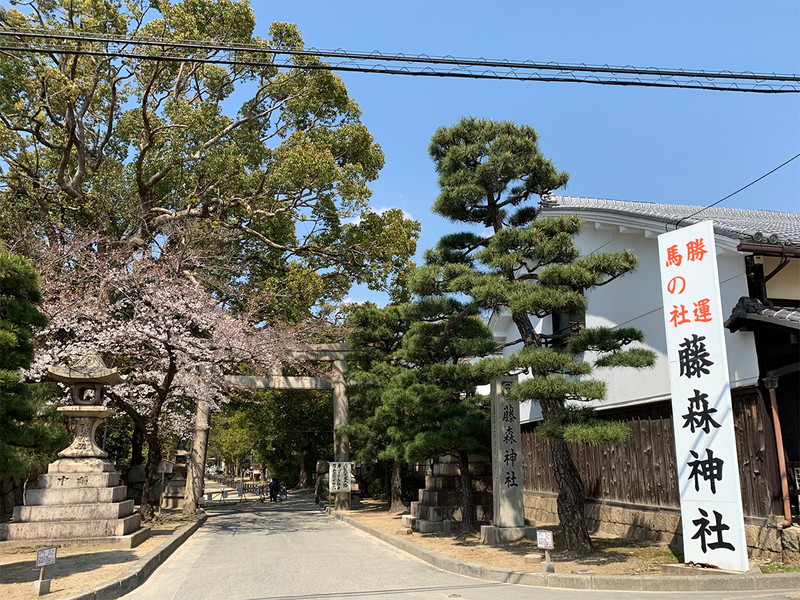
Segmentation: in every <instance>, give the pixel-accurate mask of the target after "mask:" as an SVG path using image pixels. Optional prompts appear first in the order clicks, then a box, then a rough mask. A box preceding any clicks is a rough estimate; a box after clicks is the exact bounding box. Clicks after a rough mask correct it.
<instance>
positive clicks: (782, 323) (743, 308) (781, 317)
mask: <svg viewBox="0 0 800 600" xmlns="http://www.w3.org/2000/svg"><path fill="white" fill-rule="evenodd" d="M748 323H749V324H748ZM758 325H771V326H777V327H780V328H785V329H795V330H800V310H798V309H797V308H795V307H793V306H790V307H782V306H775V307H769V306H766V305H765V304H763V303H761V302H759V301H758V300H755V299H753V298H739V302H738V303H737V304H736V306H734V307H733V310H732V311H731V316H730V317H728V320H727V321H725V326H726V327H728V328H731V330H732V331H737V330H738V329H752V327H753V326H758Z"/></svg>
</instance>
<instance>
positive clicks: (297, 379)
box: [225, 344, 351, 510]
mask: <svg viewBox="0 0 800 600" xmlns="http://www.w3.org/2000/svg"><path fill="white" fill-rule="evenodd" d="M348 351H349V348H348V347H347V345H346V344H309V345H308V346H305V347H304V348H302V349H299V350H297V351H295V352H293V353H292V357H293V358H296V359H298V360H303V361H307V362H323V363H330V364H331V372H330V375H329V376H327V377H308V376H285V375H283V373H282V371H278V372H276V373H273V374H272V375H269V376H267V377H255V376H250V375H228V376H226V378H225V379H226V380H227V381H228V382H230V383H231V384H233V385H236V386H238V387H243V388H249V389H262V390H263V389H271V390H332V391H333V460H334V461H335V462H348V461H349V460H350V440H349V439H348V436H347V435H346V434H344V433H342V432H341V431H340V429H341V428H342V427H344V426H345V425H347V419H348V413H349V403H348V400H347V388H346V384H345V373H346V372H347V360H346V358H345V357H346V355H347V352H348ZM350 505H351V493H350V492H336V499H335V503H334V507H335V508H336V510H349V509H350Z"/></svg>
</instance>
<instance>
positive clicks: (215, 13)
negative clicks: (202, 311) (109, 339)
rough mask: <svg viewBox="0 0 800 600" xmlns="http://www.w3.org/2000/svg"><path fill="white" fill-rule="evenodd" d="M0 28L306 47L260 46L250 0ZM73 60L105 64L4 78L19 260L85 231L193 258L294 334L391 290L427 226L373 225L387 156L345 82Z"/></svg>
mask: <svg viewBox="0 0 800 600" xmlns="http://www.w3.org/2000/svg"><path fill="white" fill-rule="evenodd" d="M0 26H4V27H22V28H27V27H43V28H46V29H48V30H51V31H64V30H70V31H71V32H86V33H103V34H119V35H126V36H144V37H156V38H159V39H163V40H165V41H185V40H208V41H209V42H213V43H218V44H226V43H236V44H253V45H256V46H261V47H287V48H300V49H302V48H303V40H302V37H301V35H300V32H299V31H298V30H297V27H296V26H295V25H293V24H289V23H273V24H272V26H271V27H270V29H269V36H270V37H269V39H261V38H259V37H257V36H255V35H254V30H255V17H254V14H253V11H252V10H251V8H250V6H249V4H248V2H247V1H246V0H180V1H177V2H165V1H159V2H151V3H149V7H148V3H145V2H138V1H135V2H128V1H123V0H109V1H106V2H72V1H67V0H53V1H48V2H38V3H36V10H31V11H28V12H27V13H23V12H21V11H18V10H16V9H13V8H12V9H0ZM81 44H82V48H83V49H85V50H87V51H89V52H91V51H97V53H98V54H97V55H90V54H86V55H79V54H75V55H52V54H39V53H35V52H29V53H26V52H19V53H16V54H15V60H7V61H2V65H0V163H1V164H2V165H3V168H2V169H0V183H2V191H0V235H2V236H3V237H4V238H6V239H8V240H10V241H11V243H13V247H14V248H18V249H19V251H21V252H23V253H25V254H26V255H29V256H35V255H36V245H37V243H41V242H43V241H45V240H61V241H63V240H64V239H65V238H71V237H73V236H76V235H80V233H81V232H86V231H90V232H93V234H95V235H96V236H98V237H99V238H100V239H102V240H104V242H103V244H106V245H107V246H108V247H112V246H113V247H123V248H127V249H129V251H130V254H131V257H132V258H135V259H140V258H142V257H146V256H151V257H155V258H159V257H162V256H166V255H176V254H177V255H181V254H182V253H186V252H189V251H191V255H192V258H191V259H190V260H187V262H188V263H189V264H187V265H186V269H187V271H189V272H191V273H192V274H193V276H194V277H195V278H197V279H198V280H200V281H202V282H203V283H204V284H205V285H206V286H209V287H210V288H211V289H213V291H214V292H215V294H217V295H218V297H220V298H221V299H222V300H223V301H225V302H226V303H227V304H228V305H230V306H232V307H235V308H243V305H247V306H249V307H257V309H258V310H259V311H260V312H261V313H262V317H263V318H265V319H270V320H274V319H281V318H282V319H288V320H290V321H301V320H303V319H304V318H306V317H308V316H309V314H310V312H313V310H312V309H313V308H315V307H317V306H319V305H320V304H325V303H330V302H336V301H338V300H340V299H341V298H342V297H343V296H344V295H345V294H346V293H347V291H348V290H349V288H350V286H351V285H352V283H353V282H361V283H365V284H367V285H368V286H370V287H371V288H373V289H383V290H386V291H390V292H391V291H394V290H395V287H396V285H397V283H398V282H399V281H400V279H402V277H403V273H404V271H405V269H406V268H407V266H408V259H409V257H410V256H411V255H413V253H414V251H415V248H414V246H415V242H416V238H417V235H418V232H419V225H418V224H417V223H416V222H413V221H409V220H406V219H405V218H403V216H402V213H401V212H400V211H397V210H392V211H387V212H384V213H380V214H379V213H375V212H374V211H371V210H370V208H369V198H370V195H371V192H370V189H369V184H370V182H371V181H373V180H374V179H376V178H377V176H378V172H379V170H380V169H381V167H382V166H383V153H382V152H381V150H380V147H379V146H378V144H376V143H375V141H374V140H373V138H372V136H371V135H370V133H369V131H368V130H367V128H366V127H365V126H364V125H363V124H362V123H361V122H360V121H359V115H360V111H359V108H358V105H357V104H356V103H355V102H354V101H353V100H352V99H351V98H350V97H349V95H348V93H347V89H346V87H345V85H344V83H343V82H342V81H341V80H340V79H339V78H338V77H337V76H336V75H334V74H333V73H332V72H331V71H329V70H325V69H304V68H302V67H304V66H309V65H310V66H321V65H322V63H321V61H320V60H319V58H317V57H314V56H295V57H293V58H292V59H291V62H292V66H290V67H280V68H278V67H276V66H274V65H271V64H266V65H263V66H244V65H235V66H222V65H219V64H208V63H206V62H204V61H205V60H206V59H209V58H212V57H213V56H215V55H216V53H218V51H217V50H212V49H207V48H197V49H192V50H188V49H187V50H175V49H172V50H170V51H169V52H170V55H171V56H174V55H175V53H182V55H183V57H184V58H185V60H184V61H175V60H169V61H167V60H163V61H159V60H144V59H138V58H132V57H121V56H103V54H102V52H103V50H104V47H103V46H102V44H100V43H96V42H88V41H87V42H81ZM141 51H142V52H145V53H147V54H149V55H150V58H159V57H160V56H161V54H162V53H163V52H166V50H164V49H162V48H158V47H156V46H149V47H147V48H144V49H141ZM242 55H243V56H241V58H244V59H247V52H243V53H242ZM234 91H236V92H239V94H237V96H236V97H243V98H244V99H243V101H242V103H241V104H240V105H239V106H238V108H237V107H236V106H235V105H233V104H232V101H233V99H234V95H233V94H234ZM102 250H103V245H101V246H99V247H98V248H97V251H98V252H102Z"/></svg>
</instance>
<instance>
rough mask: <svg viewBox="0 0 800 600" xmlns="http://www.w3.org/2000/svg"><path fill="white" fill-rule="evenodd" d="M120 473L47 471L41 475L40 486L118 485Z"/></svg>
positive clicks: (80, 486)
mask: <svg viewBox="0 0 800 600" xmlns="http://www.w3.org/2000/svg"><path fill="white" fill-rule="evenodd" d="M118 485H119V473H47V474H45V475H39V487H40V488H47V489H50V488H82V487H93V488H102V487H116V486H118Z"/></svg>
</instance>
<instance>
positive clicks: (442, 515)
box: [419, 504, 456, 522]
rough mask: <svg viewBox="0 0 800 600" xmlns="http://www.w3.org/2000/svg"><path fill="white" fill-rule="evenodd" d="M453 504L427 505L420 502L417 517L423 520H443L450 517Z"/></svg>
mask: <svg viewBox="0 0 800 600" xmlns="http://www.w3.org/2000/svg"><path fill="white" fill-rule="evenodd" d="M455 509H456V507H455V506H428V505H426V504H420V507H419V518H420V520H424V521H434V522H439V521H444V520H445V519H452V518H453V512H454V511H455Z"/></svg>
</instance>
